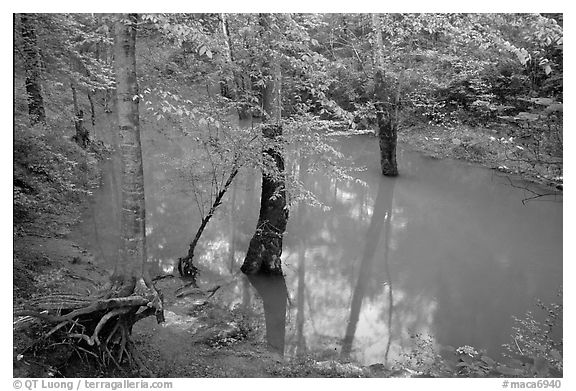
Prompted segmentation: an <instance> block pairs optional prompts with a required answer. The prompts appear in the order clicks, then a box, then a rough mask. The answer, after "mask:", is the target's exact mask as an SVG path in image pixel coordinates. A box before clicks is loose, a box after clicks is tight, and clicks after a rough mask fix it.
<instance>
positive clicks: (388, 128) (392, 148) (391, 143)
mask: <svg viewBox="0 0 576 391" xmlns="http://www.w3.org/2000/svg"><path fill="white" fill-rule="evenodd" d="M374 84H375V88H376V94H375V95H376V100H377V101H376V102H375V106H376V119H377V122H378V142H379V145H380V167H381V170H382V174H383V175H386V176H397V175H398V164H397V162H396V145H397V140H398V119H397V110H396V108H392V109H391V108H388V107H386V103H385V102H386V100H387V97H386V96H384V95H385V94H384V91H385V89H386V85H385V83H384V75H383V74H382V72H381V71H380V70H378V71H376V76H375V83H374ZM392 110H393V111H392Z"/></svg>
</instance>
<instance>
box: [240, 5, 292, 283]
mask: <svg viewBox="0 0 576 391" xmlns="http://www.w3.org/2000/svg"><path fill="white" fill-rule="evenodd" d="M260 21H261V24H262V26H263V27H264V29H270V15H261V16H260ZM263 71H264V75H265V77H266V78H267V79H268V81H267V82H266V85H265V87H264V88H263V89H262V108H263V111H264V118H263V120H264V124H263V127H262V136H263V137H264V139H265V140H267V141H269V146H268V147H267V148H266V149H265V150H264V152H263V158H264V160H265V161H270V162H273V163H274V166H275V167H274V171H276V172H274V173H271V172H266V171H264V172H263V173H262V195H261V197H260V215H259V217H258V224H257V227H256V232H255V234H254V236H253V237H252V239H251V240H250V245H249V247H248V252H247V254H246V258H245V259H244V263H243V264H242V267H241V270H242V272H243V273H245V274H256V273H259V272H262V273H266V274H282V264H281V261H280V257H281V255H282V237H283V235H284V231H285V230H286V223H287V221H288V209H287V207H286V188H285V180H284V157H283V155H282V150H281V147H280V145H279V142H280V141H281V138H282V124H281V123H280V120H281V99H280V93H281V76H282V75H281V70H280V64H279V62H278V61H277V59H275V58H274V55H273V54H272V53H271V54H270V57H269V60H267V61H265V63H264V65H263Z"/></svg>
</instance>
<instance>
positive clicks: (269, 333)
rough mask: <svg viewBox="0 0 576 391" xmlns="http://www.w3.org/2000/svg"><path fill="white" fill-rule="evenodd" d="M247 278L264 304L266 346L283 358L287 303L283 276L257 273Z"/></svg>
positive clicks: (286, 290) (286, 291)
mask: <svg viewBox="0 0 576 391" xmlns="http://www.w3.org/2000/svg"><path fill="white" fill-rule="evenodd" d="M247 278H248V280H249V281H250V283H251V284H252V286H253V287H254V288H255V289H256V291H257V292H258V295H259V296H260V297H261V298H262V302H263V304H264V318H265V319H266V341H268V346H269V348H270V350H272V351H274V352H276V353H279V354H280V355H281V356H283V355H284V338H285V336H286V304H287V302H288V289H287V288H286V281H284V276H283V275H281V274H280V275H278V274H264V273H258V274H253V275H247Z"/></svg>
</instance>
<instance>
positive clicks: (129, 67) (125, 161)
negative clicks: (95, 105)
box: [112, 14, 146, 294]
mask: <svg viewBox="0 0 576 391" xmlns="http://www.w3.org/2000/svg"><path fill="white" fill-rule="evenodd" d="M136 22H137V15H134V14H129V15H128V16H127V18H126V19H121V20H117V21H116V24H115V33H116V37H115V62H114V65H115V72H116V97H117V110H118V125H119V128H120V139H121V141H120V151H121V155H122V181H121V182H122V213H121V237H122V242H123V249H122V250H121V256H120V259H119V260H118V262H116V268H115V270H114V274H113V276H112V280H113V282H114V283H115V284H117V285H119V286H122V287H123V288H122V289H123V290H124V292H123V293H125V294H131V293H132V291H133V290H134V288H135V286H136V282H137V281H138V280H139V279H140V278H142V277H143V276H144V271H145V270H144V263H145V261H146V224H145V218H146V209H145V203H144V170H143V165H142V145H141V141H140V120H139V114H138V97H137V96H138V83H137V79H136V53H135V52H136V50H135V47H136Z"/></svg>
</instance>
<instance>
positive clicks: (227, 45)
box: [219, 13, 237, 101]
mask: <svg viewBox="0 0 576 391" xmlns="http://www.w3.org/2000/svg"><path fill="white" fill-rule="evenodd" d="M219 16H220V18H219V22H220V30H221V31H222V38H223V42H224V57H225V58H226V65H227V68H225V71H224V75H223V77H222V80H220V92H221V94H222V96H223V97H225V98H228V99H232V100H234V101H235V100H236V98H237V94H236V88H235V85H234V72H233V71H232V69H231V67H232V66H233V60H232V45H231V41H230V35H229V33H228V20H227V18H226V14H224V13H221V14H220V15H219Z"/></svg>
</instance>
